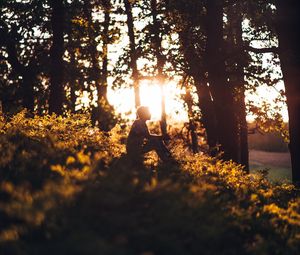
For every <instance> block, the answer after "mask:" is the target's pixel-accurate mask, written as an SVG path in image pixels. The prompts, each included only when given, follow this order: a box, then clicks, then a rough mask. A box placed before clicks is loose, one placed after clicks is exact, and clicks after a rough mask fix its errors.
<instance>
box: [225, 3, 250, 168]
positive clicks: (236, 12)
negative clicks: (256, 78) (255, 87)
mask: <svg viewBox="0 0 300 255" xmlns="http://www.w3.org/2000/svg"><path fill="white" fill-rule="evenodd" d="M227 17H228V21H227V24H228V29H227V30H228V36H227V37H228V39H227V42H228V46H229V50H228V51H227V52H228V54H229V59H228V61H227V70H228V71H229V74H228V77H229V82H230V85H231V86H232V87H233V88H234V97H235V98H234V99H235V100H234V101H235V108H236V116H237V124H238V145H239V148H238V149H239V155H238V156H239V160H238V162H239V163H240V164H242V165H244V166H245V170H246V171H249V150H248V123H247V120H246V116H247V112H246V103H245V90H246V88H245V86H246V81H245V72H244V68H245V67H246V65H247V62H248V59H249V57H248V53H247V52H246V51H245V50H244V41H243V28H242V22H243V12H242V5H241V3H240V2H237V3H234V4H232V5H229V7H228V8H227Z"/></svg>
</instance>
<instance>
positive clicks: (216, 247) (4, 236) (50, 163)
mask: <svg viewBox="0 0 300 255" xmlns="http://www.w3.org/2000/svg"><path fill="white" fill-rule="evenodd" d="M25 115H26V112H21V113H19V114H17V115H15V116H14V117H13V118H12V119H11V120H9V121H6V120H4V119H2V121H1V123H0V128H1V131H0V132H1V134H0V154H1V155H0V218H1V221H0V253H1V254H15V255H17V254H143V255H146V254H147V255H151V254H299V250H300V247H299V243H300V199H299V198H297V196H298V195H299V192H298V191H297V190H295V189H294V187H293V186H292V185H289V184H280V185H275V184H270V183H269V182H268V181H267V180H266V179H265V178H264V175H263V174H256V175H246V174H244V172H243V171H242V167H241V166H238V165H236V164H234V163H232V162H222V161H220V160H217V159H215V158H209V157H207V156H205V155H202V154H196V155H192V154H190V153H189V152H188V150H187V149H186V148H185V146H184V145H183V143H182V142H181V141H180V140H176V141H173V144H172V146H173V154H174V155H175V157H176V159H177V160H178V162H179V165H174V164H173V165H170V164H169V165H168V164H167V165H166V164H162V163H160V162H158V161H157V158H156V157H155V155H152V154H150V155H147V157H146V160H145V165H144V166H136V165H135V166H133V165H131V164H130V163H129V162H128V160H126V156H125V155H124V152H125V145H124V143H125V137H126V128H124V129H121V128H120V127H119V126H116V127H115V128H114V129H113V130H112V131H110V132H108V133H104V132H100V131H99V130H98V129H97V128H92V127H91V125H90V122H89V119H88V116H85V115H82V114H76V115H70V116H68V117H55V116H54V115H53V116H45V117H39V116H35V117H34V118H26V117H25Z"/></svg>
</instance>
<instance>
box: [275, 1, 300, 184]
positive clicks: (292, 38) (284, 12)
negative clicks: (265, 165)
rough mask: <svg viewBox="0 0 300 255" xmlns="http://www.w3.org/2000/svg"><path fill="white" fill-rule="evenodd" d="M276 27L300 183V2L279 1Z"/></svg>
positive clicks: (294, 167)
mask: <svg viewBox="0 0 300 255" xmlns="http://www.w3.org/2000/svg"><path fill="white" fill-rule="evenodd" d="M276 8H277V11H278V17H277V23H276V28H277V32H278V38H279V56H280V61H281V69H282V73H283V78H284V83H285V89H286V97H287V106H288V113H289V132H290V144H289V148H290V153H291V160H292V176H293V182H294V183H295V184H298V185H299V183H300V48H299V38H300V34H299V25H300V18H299V13H300V3H299V1H298V0H277V1H276Z"/></svg>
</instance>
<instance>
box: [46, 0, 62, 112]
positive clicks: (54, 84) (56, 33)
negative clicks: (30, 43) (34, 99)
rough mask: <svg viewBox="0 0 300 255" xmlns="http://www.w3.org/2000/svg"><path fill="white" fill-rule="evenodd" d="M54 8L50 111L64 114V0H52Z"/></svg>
mask: <svg viewBox="0 0 300 255" xmlns="http://www.w3.org/2000/svg"><path fill="white" fill-rule="evenodd" d="M50 6H51V8H52V17H51V26H52V33H53V34H52V46H51V50H50V57H51V73H50V95H49V112H50V113H56V114H62V113H63V101H64V86H63V82H64V64H63V63H64V62H63V55H64V51H65V49H64V22H65V19H64V16H65V6H64V1H63V0H51V1H50Z"/></svg>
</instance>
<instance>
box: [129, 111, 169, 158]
mask: <svg viewBox="0 0 300 255" xmlns="http://www.w3.org/2000/svg"><path fill="white" fill-rule="evenodd" d="M150 119H151V113H150V111H149V108H148V107H146V106H140V107H139V108H138V109H137V119H136V120H135V121H134V122H133V124H132V127H131V129H130V132H129V135H128V138H127V144H126V150H127V154H128V156H129V157H130V158H131V159H133V160H135V161H140V160H142V159H143V155H144V154H145V153H147V152H149V151H153V150H154V151H155V152H156V153H157V155H158V156H159V158H160V159H161V160H163V161H164V162H166V161H169V160H172V156H171V153H170V152H169V150H168V149H167V147H166V146H165V144H164V142H163V138H162V136H159V135H152V134H150V132H149V130H148V127H147V125H146V121H147V120H150Z"/></svg>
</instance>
